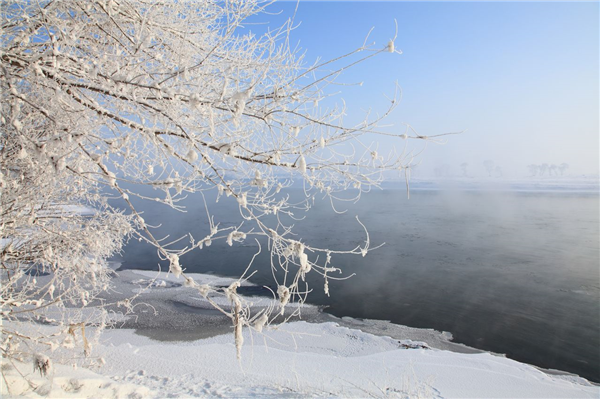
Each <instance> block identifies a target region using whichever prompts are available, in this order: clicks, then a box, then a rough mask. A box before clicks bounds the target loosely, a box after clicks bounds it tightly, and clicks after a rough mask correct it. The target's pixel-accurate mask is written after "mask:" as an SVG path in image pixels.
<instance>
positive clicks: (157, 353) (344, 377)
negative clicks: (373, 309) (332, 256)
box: [3, 270, 600, 398]
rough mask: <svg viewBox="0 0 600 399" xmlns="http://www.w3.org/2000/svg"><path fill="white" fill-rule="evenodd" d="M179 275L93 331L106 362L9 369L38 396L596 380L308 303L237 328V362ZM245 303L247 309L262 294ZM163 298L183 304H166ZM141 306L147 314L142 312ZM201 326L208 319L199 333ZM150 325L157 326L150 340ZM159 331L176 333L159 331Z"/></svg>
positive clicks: (387, 392) (439, 388) (443, 393)
mask: <svg viewBox="0 0 600 399" xmlns="http://www.w3.org/2000/svg"><path fill="white" fill-rule="evenodd" d="M154 277H156V272H147V271H137V270H136V271H131V270H128V271H124V272H119V277H117V278H116V279H115V283H116V284H115V291H116V292H117V293H118V294H115V295H117V296H119V295H122V296H127V295H130V294H131V293H132V292H134V291H135V290H138V289H139V287H140V286H141V285H143V284H145V283H146V282H147V280H149V279H152V278H154ZM194 277H195V279H196V280H197V281H202V282H207V280H208V281H210V284H211V285H213V286H223V285H228V284H229V283H230V282H231V281H233V280H232V279H227V278H220V277H215V276H209V275H195V276H194ZM140 280H145V281H140ZM181 283H182V281H181V280H178V279H176V278H174V277H173V276H166V275H165V273H161V275H160V276H159V277H158V278H157V279H156V280H155V283H154V284H153V286H152V287H151V288H150V289H149V290H147V292H145V293H143V294H142V295H141V297H140V302H146V303H147V304H148V305H149V306H148V307H145V309H144V308H142V307H140V308H139V312H138V317H137V320H138V322H137V323H135V324H132V323H131V321H129V323H130V324H127V322H126V323H125V324H124V325H123V327H132V326H134V325H137V327H140V326H142V327H143V328H142V329H141V330H140V329H138V330H137V331H136V330H134V329H132V328H121V329H113V330H109V331H106V332H105V333H104V335H103V336H102V338H101V341H102V343H101V345H100V346H99V347H97V348H95V353H96V354H97V355H99V356H102V357H103V358H104V359H105V361H106V364H105V365H104V366H103V367H100V368H98V369H97V370H93V371H91V370H81V369H78V370H74V369H72V368H70V367H68V366H60V365H59V366H57V367H55V369H54V371H53V373H51V374H52V375H51V376H49V377H48V378H47V381H45V380H44V379H43V378H42V377H40V376H39V375H36V374H34V373H32V369H31V365H29V364H26V365H22V367H21V368H20V370H21V371H22V372H24V373H25V375H29V376H30V377H31V378H33V379H34V380H35V381H36V383H39V384H40V385H42V386H45V387H46V388H45V389H46V391H47V393H49V397H107V396H112V397H144V398H146V397H156V398H159V397H197V396H225V397H250V396H258V397H266V396H276V397H280V396H284V397H305V396H326V397H332V396H333V397H340V396H343V397H370V396H375V397H382V396H391V397H415V396H421V397H435V398H450V397H568V398H576V397H577V398H578V397H581V398H588V397H590V398H593V397H598V395H599V394H600V388H599V387H598V386H594V385H593V384H591V383H589V382H587V381H586V380H585V379H583V378H580V377H577V376H573V375H564V374H563V375H553V373H552V372H547V371H546V372H543V371H541V370H539V369H537V368H535V367H533V366H530V365H527V364H523V363H519V362H516V361H514V360H511V359H507V358H505V357H502V356H498V355H492V354H490V353H485V352H481V351H477V350H472V349H471V348H468V347H465V346H463V345H459V344H454V343H452V342H450V341H449V339H450V337H449V335H448V334H443V333H439V332H435V331H433V330H419V329H412V328H409V327H404V326H397V325H393V324H391V323H387V322H381V321H363V320H356V319H351V318H342V319H337V318H335V317H333V316H330V315H327V314H325V313H321V312H320V311H319V310H318V309H317V308H316V307H313V306H307V307H306V308H303V312H302V316H303V319H305V320H310V321H311V322H310V323H309V322H307V321H295V322H290V323H287V324H285V325H283V326H281V327H279V328H269V329H267V330H266V331H265V332H264V334H259V333H257V332H256V331H250V330H249V329H247V328H245V329H244V342H245V344H244V347H243V348H242V358H241V360H240V361H238V360H237V359H236V349H235V345H234V342H233V335H232V333H231V331H232V330H231V328H230V327H229V325H230V320H229V319H228V318H227V317H223V316H219V315H217V314H215V313H213V312H211V311H210V308H209V307H208V306H207V303H205V302H204V303H203V301H202V299H201V297H200V296H199V295H195V294H194V293H193V292H194V291H193V290H192V289H190V288H187V287H184V286H183V285H182V284H181ZM246 299H247V300H249V301H254V306H259V307H260V306H266V305H267V302H269V301H270V299H268V298H259V297H251V298H246ZM173 303H180V304H183V305H177V306H179V307H178V308H177V307H175V306H174V305H173ZM156 306H158V308H156ZM152 307H154V308H155V309H156V310H157V311H158V315H157V316H154V315H153V312H152V313H151V312H150V309H152ZM194 309H197V310H194ZM143 310H146V312H144V311H143ZM191 315H193V317H190V316H191ZM207 325H209V326H211V327H209V328H208V329H207V328H206V326H207ZM157 327H160V329H159V328H157ZM359 328H360V329H362V330H365V331H369V332H376V333H377V335H373V334H371V333H369V332H365V331H361V330H360V329H359ZM161 329H162V331H161ZM152 330H154V333H152V332H151V331H152ZM157 330H158V331H161V332H160V333H159V334H158V336H157V335H155V334H156V331H157ZM169 331H170V332H171V334H173V332H174V331H179V334H178V335H175V336H168V337H161V336H160V335H161V334H166V335H168V334H169ZM223 333H224V334H223ZM144 335H147V336H144ZM149 336H152V337H153V338H161V339H164V338H167V340H161V341H158V340H156V339H151V338H149ZM198 338H202V339H198ZM425 342H426V343H427V345H425V344H424V343H425ZM426 346H429V347H430V348H431V349H425V347H426ZM408 348H411V349H408ZM452 350H454V351H452ZM15 374H16V373H15V372H10V371H9V372H8V376H9V379H11V378H17V377H16V376H15ZM14 386H15V387H17V386H19V385H18V384H16V385H14ZM20 386H21V388H22V391H19V392H16V391H17V390H16V388H15V389H13V392H12V394H13V395H15V396H19V395H21V396H25V397H39V395H38V394H37V393H35V392H33V391H31V389H28V388H27V386H26V385H24V384H21V385H20ZM5 393H6V392H3V394H5ZM7 396H8V395H7Z"/></svg>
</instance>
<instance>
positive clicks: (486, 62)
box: [255, 1, 600, 177]
mask: <svg viewBox="0 0 600 399" xmlns="http://www.w3.org/2000/svg"><path fill="white" fill-rule="evenodd" d="M296 5H297V4H296V3H295V2H278V3H275V4H274V5H272V6H271V7H270V10H271V11H279V10H281V11H282V14H281V15H279V16H271V17H268V18H269V19H272V21H271V22H270V24H271V26H276V25H277V23H281V22H282V21H283V20H284V19H285V18H287V17H289V16H291V15H293V12H294V9H295V7H296ZM265 18H267V17H266V16H262V17H261V18H260V19H265ZM394 19H396V20H397V22H398V38H397V40H396V48H399V49H401V50H402V51H403V54H402V55H392V54H381V56H379V57H376V58H375V59H372V60H370V61H368V62H366V63H364V64H362V65H360V66H359V67H357V68H355V69H352V70H349V71H348V72H346V73H345V74H344V75H343V76H342V78H341V79H340V81H341V82H349V83H353V82H359V81H362V82H364V83H363V85H362V86H361V87H342V88H340V90H342V92H343V94H342V97H343V98H344V99H345V100H346V102H347V104H348V105H349V108H350V110H351V111H353V110H354V111H360V109H365V108H368V107H372V108H373V109H375V110H377V109H379V110H383V109H384V107H385V104H386V103H385V101H386V100H385V99H384V97H383V95H384V94H388V95H391V94H392V93H393V85H394V82H395V81H397V82H398V83H399V85H400V86H401V88H402V91H403V99H402V103H401V105H400V106H399V107H398V108H397V110H396V111H395V113H394V114H393V116H392V117H391V118H390V119H389V122H390V123H393V124H395V125H396V126H397V128H393V129H389V130H390V131H394V130H398V131H399V130H400V129H401V128H402V126H401V123H402V122H406V123H409V124H410V125H412V126H413V127H414V128H415V129H417V130H418V132H419V133H420V134H423V135H433V134H437V133H445V132H451V131H461V130H465V131H466V132H465V133H463V134H462V135H460V136H452V137H451V138H450V139H449V141H448V143H447V144H446V145H443V146H436V145H429V146H428V148H427V150H426V152H425V154H424V155H423V156H422V172H421V173H431V171H433V169H434V168H435V167H438V166H442V165H448V167H449V168H450V169H449V170H450V171H451V173H454V174H456V175H460V174H461V169H460V167H459V165H460V164H461V163H463V162H467V163H469V167H468V169H469V173H470V174H471V175H475V176H477V175H483V174H484V173H485V169H484V167H483V161H485V160H488V159H489V160H492V161H494V162H495V164H496V165H499V166H501V167H502V169H503V171H504V175H505V176H506V177H524V176H527V175H528V171H527V168H526V166H527V165H528V164H532V163H534V164H541V163H548V164H561V163H563V162H566V163H568V164H569V165H570V169H569V171H568V172H567V173H568V174H570V175H579V174H598V171H599V111H598V108H599V79H598V75H599V68H600V66H599V51H600V50H599V5H598V3H597V2H581V3H574V2H569V3H556V2H534V3H523V2H495V3H487V2H441V3H440V2H339V1H336V2H321V1H300V4H299V5H298V11H297V14H296V16H295V21H296V22H297V23H300V25H299V26H298V28H297V29H296V30H295V31H294V32H293V33H292V43H293V44H299V46H300V47H302V48H303V49H304V50H305V51H306V60H307V62H312V61H313V60H314V59H316V58H317V57H322V58H324V59H328V58H332V57H335V56H337V55H340V54H343V53H345V52H347V51H349V50H352V49H353V48H356V47H358V46H360V45H361V44H362V43H363V41H364V38H365V36H366V34H367V33H368V31H369V29H371V27H375V30H374V31H373V33H372V35H371V37H370V41H375V42H376V46H381V47H383V46H385V45H386V43H387V41H388V40H389V39H390V38H391V37H392V36H393V35H394ZM255 29H259V28H255ZM259 30H260V29H259Z"/></svg>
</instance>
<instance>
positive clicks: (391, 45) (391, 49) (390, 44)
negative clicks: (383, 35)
mask: <svg viewBox="0 0 600 399" xmlns="http://www.w3.org/2000/svg"><path fill="white" fill-rule="evenodd" d="M386 50H387V51H388V52H389V53H393V52H394V50H395V48H394V41H393V40H392V39H390V41H389V42H388V44H387V47H386Z"/></svg>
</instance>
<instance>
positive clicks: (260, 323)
mask: <svg viewBox="0 0 600 399" xmlns="http://www.w3.org/2000/svg"><path fill="white" fill-rule="evenodd" d="M268 321H269V317H268V316H267V315H266V314H264V313H263V314H262V315H261V316H260V317H259V318H258V319H256V321H255V322H254V324H253V326H254V329H255V330H256V331H258V332H262V330H263V327H264V326H265V324H267V322H268Z"/></svg>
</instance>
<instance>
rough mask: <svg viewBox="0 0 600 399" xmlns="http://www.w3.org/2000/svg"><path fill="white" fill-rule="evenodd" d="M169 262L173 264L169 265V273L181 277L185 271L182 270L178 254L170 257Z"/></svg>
mask: <svg viewBox="0 0 600 399" xmlns="http://www.w3.org/2000/svg"><path fill="white" fill-rule="evenodd" d="M169 261H170V262H171V264H170V265H169V271H170V272H171V273H173V275H174V276H175V277H179V276H181V273H182V272H183V270H181V266H180V265H179V256H177V255H176V254H171V255H169Z"/></svg>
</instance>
